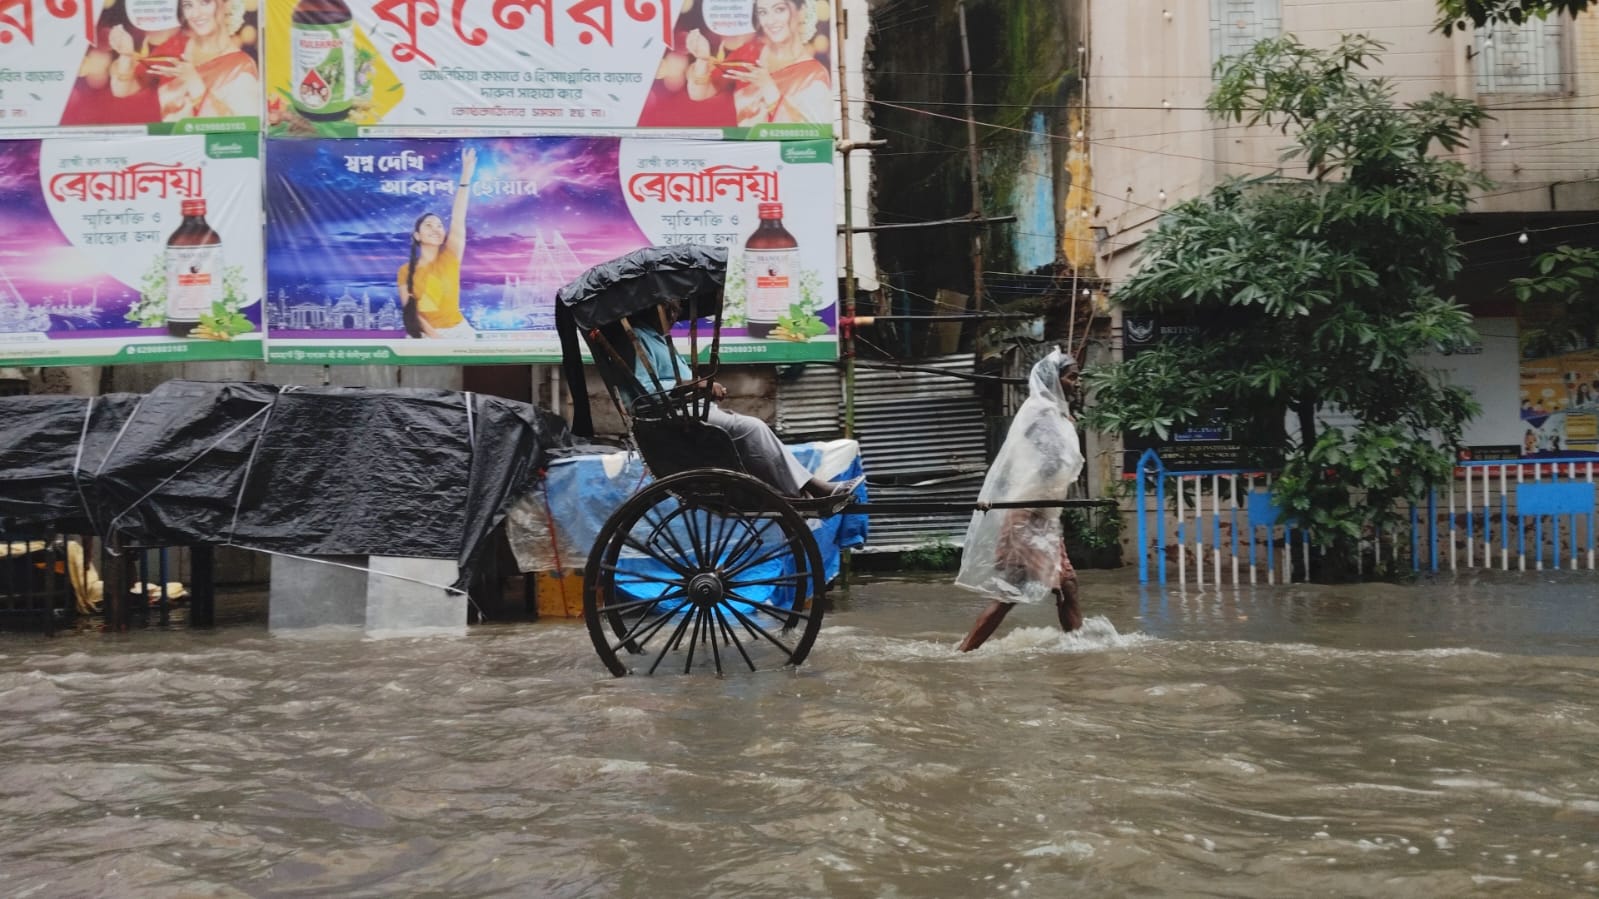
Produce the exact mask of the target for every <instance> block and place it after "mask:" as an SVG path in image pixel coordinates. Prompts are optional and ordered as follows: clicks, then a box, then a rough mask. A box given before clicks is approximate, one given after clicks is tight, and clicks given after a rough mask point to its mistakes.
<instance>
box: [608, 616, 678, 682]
mask: <svg viewBox="0 0 1599 899" xmlns="http://www.w3.org/2000/svg"><path fill="white" fill-rule="evenodd" d="M686 605H688V600H686V599H685V600H683V601H682V602H681V603H678V606H677V608H675V609H673V610H672V611H670V612H667V613H666V614H665V615H662V616H660V617H659V618H647V619H644V620H641V621H640V622H639V626H638V627H636V628H634V629H633V630H632V631H631V632H629V633H628V634H627V636H625V637H623V638H622V640H621V642H620V643H617V644H616V645H615V646H612V647H611V652H612V653H615V652H616V651H617V650H618V649H621V648H622V647H624V646H626V645H627V644H629V643H634V642H635V641H637V643H636V645H637V646H638V651H639V652H643V651H644V644H645V643H648V642H650V638H651V637H653V636H655V635H656V633H658V632H659V631H660V629H661V628H662V627H663V626H665V624H666V623H667V622H668V621H671V620H672V616H674V615H676V614H677V613H678V612H680V611H682V609H683V607H684V606H686ZM646 629H648V630H649V633H647V634H645V633H644V631H645V630H646ZM640 636H642V637H643V639H642V640H640V639H639V638H640ZM651 670H652V671H653V670H654V669H651Z"/></svg>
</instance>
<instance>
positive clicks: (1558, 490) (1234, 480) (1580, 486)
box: [1135, 450, 1599, 589]
mask: <svg viewBox="0 0 1599 899" xmlns="http://www.w3.org/2000/svg"><path fill="white" fill-rule="evenodd" d="M1595 461H1596V460H1593V459H1587V458H1583V459H1574V458H1572V459H1568V458H1557V459H1539V460H1537V461H1519V460H1509V461H1493V462H1463V463H1460V465H1459V467H1458V469H1457V477H1456V480H1455V482H1454V483H1453V484H1452V485H1450V486H1445V487H1440V488H1438V489H1435V490H1433V491H1431V492H1429V493H1428V495H1427V496H1425V497H1421V498H1419V499H1418V500H1417V501H1416V502H1413V503H1410V504H1409V507H1408V512H1409V515H1408V525H1401V526H1400V527H1398V528H1395V529H1392V530H1390V531H1385V532H1379V533H1373V534H1368V535H1366V537H1365V539H1363V540H1362V543H1361V549H1362V552H1361V564H1362V566H1364V564H1365V562H1366V559H1368V558H1369V559H1370V560H1371V561H1372V562H1373V563H1374V564H1376V565H1385V566H1389V567H1393V566H1396V565H1399V566H1403V565H1406V564H1408V566H1409V567H1410V568H1411V569H1412V570H1416V571H1422V570H1426V571H1433V572H1437V571H1440V570H1449V571H1458V570H1462V569H1488V568H1496V569H1500V570H1505V571H1511V570H1515V571H1527V570H1544V569H1546V568H1549V569H1552V568H1570V569H1586V570H1593V569H1594V567H1595V564H1594V563H1595V552H1594V549H1595V539H1594V537H1595V533H1594V532H1595V524H1596V513H1599V507H1596V502H1595V487H1594V462H1595ZM1138 472H1139V474H1138V477H1137V489H1136V511H1135V516H1136V521H1137V539H1138V579H1139V581H1140V582H1141V583H1149V582H1150V581H1151V580H1152V579H1153V580H1154V581H1155V582H1156V583H1160V584H1166V583H1170V582H1171V581H1173V580H1175V581H1176V582H1177V583H1178V584H1179V585H1181V586H1183V587H1187V586H1189V584H1190V583H1192V584H1193V585H1194V586H1196V587H1198V588H1201V589H1203V588H1204V587H1205V586H1206V585H1207V584H1224V583H1232V584H1242V583H1250V584H1256V583H1264V584H1274V583H1289V582H1291V581H1293V580H1295V579H1296V578H1299V579H1302V578H1303V576H1304V572H1306V571H1308V570H1309V569H1310V562H1311V558H1312V556H1313V555H1314V554H1316V553H1319V552H1320V550H1319V548H1318V547H1317V546H1316V544H1315V539H1314V534H1312V533H1310V532H1309V531H1308V530H1306V529H1304V528H1300V527H1297V526H1296V525H1295V523H1294V522H1293V521H1292V520H1291V519H1289V518H1287V517H1286V516H1284V515H1283V514H1282V512H1281V510H1280V509H1279V508H1278V507H1277V505H1276V503H1275V501H1274V497H1273V495H1272V490H1271V486H1272V480H1273V476H1272V474H1271V473H1269V472H1261V471H1245V470H1241V469H1215V470H1210V471H1188V472H1169V471H1167V470H1166V468H1165V466H1164V465H1163V464H1162V463H1161V460H1160V456H1159V454H1157V453H1156V452H1155V451H1154V450H1148V451H1146V452H1145V453H1144V454H1143V455H1142V456H1141V457H1140V458H1139V462H1138ZM1296 562H1297V563H1298V564H1297V565H1296V564H1295V563H1296Z"/></svg>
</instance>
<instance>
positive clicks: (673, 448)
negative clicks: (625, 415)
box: [633, 416, 749, 479]
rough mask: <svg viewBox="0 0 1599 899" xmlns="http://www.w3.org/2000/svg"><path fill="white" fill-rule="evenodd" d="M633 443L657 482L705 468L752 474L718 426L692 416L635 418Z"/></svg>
mask: <svg viewBox="0 0 1599 899" xmlns="http://www.w3.org/2000/svg"><path fill="white" fill-rule="evenodd" d="M633 439H634V440H636V441H638V450H639V455H641V456H643V457H644V464H645V465H646V466H648V467H649V470H650V474H651V475H652V476H654V477H655V478H656V479H660V478H665V477H670V476H671V475H674V474H677V473H678V472H683V471H693V470H696V469H702V468H724V469H727V470H729V471H737V472H742V473H744V474H748V473H749V472H748V471H746V470H745V468H744V462H743V460H742V459H740V458H739V455H738V448H737V447H736V446H734V445H733V438H732V437H730V436H728V433H727V432H726V431H724V430H722V429H721V428H719V427H717V426H716V425H713V424H710V423H708V422H705V421H702V420H700V419H698V418H694V417H692V416H672V417H664V418H654V417H639V418H634V419H633Z"/></svg>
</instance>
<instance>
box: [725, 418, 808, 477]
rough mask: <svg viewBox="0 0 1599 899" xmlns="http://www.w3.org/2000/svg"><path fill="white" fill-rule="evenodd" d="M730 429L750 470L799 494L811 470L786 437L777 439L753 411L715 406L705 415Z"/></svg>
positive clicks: (730, 435) (731, 435)
mask: <svg viewBox="0 0 1599 899" xmlns="http://www.w3.org/2000/svg"><path fill="white" fill-rule="evenodd" d="M705 420H706V421H707V422H709V423H710V424H713V425H715V426H716V427H718V428H721V429H722V430H724V431H726V432H727V434H728V436H729V437H732V438H733V445H734V446H735V447H737V448H738V455H739V458H740V459H742V460H743V461H744V467H745V468H747V469H749V472H750V474H752V475H754V476H755V477H757V478H760V479H761V480H763V481H765V482H766V483H768V484H771V485H772V486H773V487H776V488H777V489H778V490H779V491H781V492H782V493H785V494H787V495H789V496H799V495H800V493H801V492H802V490H803V488H804V487H805V486H806V484H807V483H808V482H809V481H810V480H811V473H810V471H809V470H808V469H807V468H806V467H805V466H803V465H801V464H800V463H799V460H798V459H796V458H794V454H793V453H791V452H789V450H788V447H786V446H784V445H783V441H781V440H778V439H777V435H776V434H774V433H772V429H771V428H770V427H768V426H767V424H766V422H764V421H761V420H760V419H759V418H755V417H754V416H751V415H740V414H739V413H737V412H729V411H727V410H726V409H723V408H721V407H720V406H712V407H711V411H710V414H709V415H707V416H706V419H705Z"/></svg>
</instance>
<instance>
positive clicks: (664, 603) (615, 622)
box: [555, 245, 1083, 677]
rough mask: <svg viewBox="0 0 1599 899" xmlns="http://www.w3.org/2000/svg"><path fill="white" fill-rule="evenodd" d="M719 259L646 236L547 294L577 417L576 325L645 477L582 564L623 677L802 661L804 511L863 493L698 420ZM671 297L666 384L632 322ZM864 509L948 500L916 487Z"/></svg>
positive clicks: (591, 609)
mask: <svg viewBox="0 0 1599 899" xmlns="http://www.w3.org/2000/svg"><path fill="white" fill-rule="evenodd" d="M726 267H727V251H726V249H725V248H720V247H706V246H696V245H678V246H669V247H649V248H645V249H642V250H638V251H636V252H634V253H630V254H628V255H626V256H623V257H620V258H618V259H616V260H613V261H611V262H607V263H603V264H601V265H598V266H595V267H594V268H591V269H589V270H588V271H587V272H585V273H584V274H582V275H581V276H579V277H578V278H577V279H575V280H573V281H572V282H571V283H569V284H567V285H566V286H565V287H563V288H561V290H560V291H559V292H558V293H557V295H556V298H557V301H556V304H555V306H556V326H557V330H558V331H559V333H560V335H561V341H562V355H563V365H564V368H565V370H566V372H567V378H568V381H569V383H570V386H571V390H572V397H573V422H572V425H573V430H574V431H575V432H576V433H579V434H591V433H592V431H593V428H592V423H591V420H590V417H589V410H588V404H587V397H586V388H585V387H584V386H583V385H584V376H583V358H582V354H581V351H580V349H579V346H578V342H577V335H578V334H581V335H582V337H583V340H584V342H585V343H586V344H587V345H588V348H589V353H590V355H591V356H592V359H593V363H594V367H595V370H596V371H597V372H598V374H599V376H600V378H601V379H602V380H603V381H604V383H605V386H606V390H607V393H608V394H609V395H610V397H611V400H612V402H613V403H614V404H615V406H616V409H617V411H618V413H619V414H620V415H621V417H622V421H623V422H624V424H625V425H626V427H627V430H628V432H629V433H630V434H631V436H632V439H633V442H634V444H635V446H636V447H637V450H638V453H639V455H640V457H641V458H642V460H643V462H644V465H645V467H646V468H647V469H648V471H649V473H650V475H651V476H652V477H653V479H654V480H652V481H651V482H650V483H649V484H647V485H646V486H644V487H643V488H642V489H640V490H638V491H637V492H636V493H634V494H633V495H632V496H631V497H630V498H629V499H627V500H626V501H625V502H624V503H623V504H622V505H621V506H620V507H618V508H617V509H616V511H615V512H614V513H613V514H612V515H611V516H610V518H609V519H608V520H607V521H606V522H605V523H604V525H602V526H601V528H600V531H599V533H598V535H597V536H596V538H595V542H594V545H593V548H592V549H591V550H590V552H589V557H588V562H587V565H586V567H585V568H584V571H583V617H584V621H585V623H586V624H587V626H588V632H589V636H590V637H591V638H592V640H593V642H594V648H595V650H596V651H597V652H598V654H599V656H600V659H601V661H603V662H604V663H605V666H606V667H607V668H608V669H610V671H611V673H612V674H614V675H616V676H618V677H621V676H624V675H627V674H629V673H632V672H634V671H636V672H638V673H648V674H653V673H656V672H657V671H663V670H676V669H680V670H682V671H683V672H684V673H688V672H691V671H693V670H695V667H696V665H699V666H700V667H702V668H704V667H714V669H715V671H716V672H717V673H718V674H721V673H723V672H724V671H725V670H726V669H727V668H733V669H739V668H748V669H749V670H750V671H757V670H763V669H771V668H780V667H785V666H795V665H799V664H800V663H801V662H803V661H804V660H805V657H806V656H807V655H808V654H809V653H810V651H811V646H812V644H813V643H814V642H815V640H816V634H817V631H818V630H819V629H820V628H821V624H822V617H823V614H824V612H825V610H826V606H827V601H826V598H827V577H826V574H825V571H824V568H823V562H822V554H821V551H820V549H819V547H818V545H817V542H816V538H815V536H814V535H813V534H812V530H811V527H810V525H809V523H808V519H814V518H816V517H823V516H831V515H836V514H839V513H841V512H845V511H865V510H866V508H867V506H866V504H865V503H857V502H855V501H854V496H853V495H852V492H849V491H845V492H840V493H837V494H834V495H832V496H826V497H821V498H814V499H813V498H797V497H792V496H786V495H784V494H783V493H781V492H779V491H778V490H777V489H775V488H773V487H772V486H771V485H769V484H767V483H766V482H764V481H762V480H759V479H757V478H755V477H753V476H751V474H750V473H749V471H748V470H747V468H746V466H745V464H744V462H743V460H742V459H741V458H740V455H739V452H738V450H737V448H736V446H735V444H734V443H733V440H732V438H731V437H730V436H729V435H728V434H727V432H725V431H723V430H722V429H721V428H718V427H717V426H715V425H713V424H710V423H709V422H708V421H707V420H706V419H707V417H708V415H709V412H710V410H711V407H712V404H713V402H714V400H713V396H712V389H713V388H712V385H713V384H714V381H715V377H716V374H717V370H718V368H719V366H720V361H721V357H720V350H721V329H722V311H723V308H722V299H723V284H724V280H725V275H726ZM674 300H675V301H677V303H679V304H681V313H680V316H681V317H680V318H679V319H678V323H682V324H686V325H687V330H688V341H689V355H688V359H689V361H690V364H691V366H692V377H690V378H685V379H682V380H681V382H680V383H671V382H672V381H673V380H674V379H673V377H672V375H675V374H676V372H672V373H662V372H657V371H655V370H654V369H653V368H652V367H651V366H650V364H649V362H648V355H647V354H646V353H645V352H644V351H643V347H642V346H641V344H640V341H639V338H638V336H637V334H636V333H635V328H634V326H633V325H632V324H631V323H630V319H633V318H634V317H635V316H637V315H638V314H639V313H641V312H646V313H647V311H648V310H651V309H652V308H653V309H657V310H658V309H660V308H661V307H662V305H663V304H665V303H667V302H668V301H674ZM707 322H708V325H709V334H708V347H707V352H706V354H705V360H704V362H703V363H702V362H701V361H700V355H701V354H700V349H701V340H702V337H701V327H702V325H703V324H704V323H707ZM673 324H674V322H670V321H666V320H664V318H663V320H662V321H661V322H660V331H661V333H667V334H669V333H670V329H671V327H672V325H673ZM641 356H642V357H643V358H644V359H645V362H644V363H642V367H643V368H644V369H645V375H646V377H645V378H644V380H647V381H649V382H650V383H639V382H640V378H639V377H637V375H636V371H637V369H638V368H639V366H636V365H635V364H634V360H635V359H636V358H639V357H641ZM1082 503H1083V501H1080V500H1077V501H1074V500H1066V501H1042V502H1019V503H992V504H990V505H989V506H988V507H991V508H1006V507H1009V508H1021V507H1048V506H1055V507H1060V506H1067V505H1077V504H1082ZM961 508H968V507H961ZM872 509H873V510H874V511H950V510H951V509H950V508H948V506H947V504H937V503H932V504H929V503H914V502H911V503H896V504H894V507H893V508H892V509H890V508H888V507H887V506H884V505H883V504H880V503H879V504H875V505H873V506H872ZM624 657H630V658H631V659H632V660H633V661H634V664H632V665H630V664H628V662H627V661H624Z"/></svg>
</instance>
